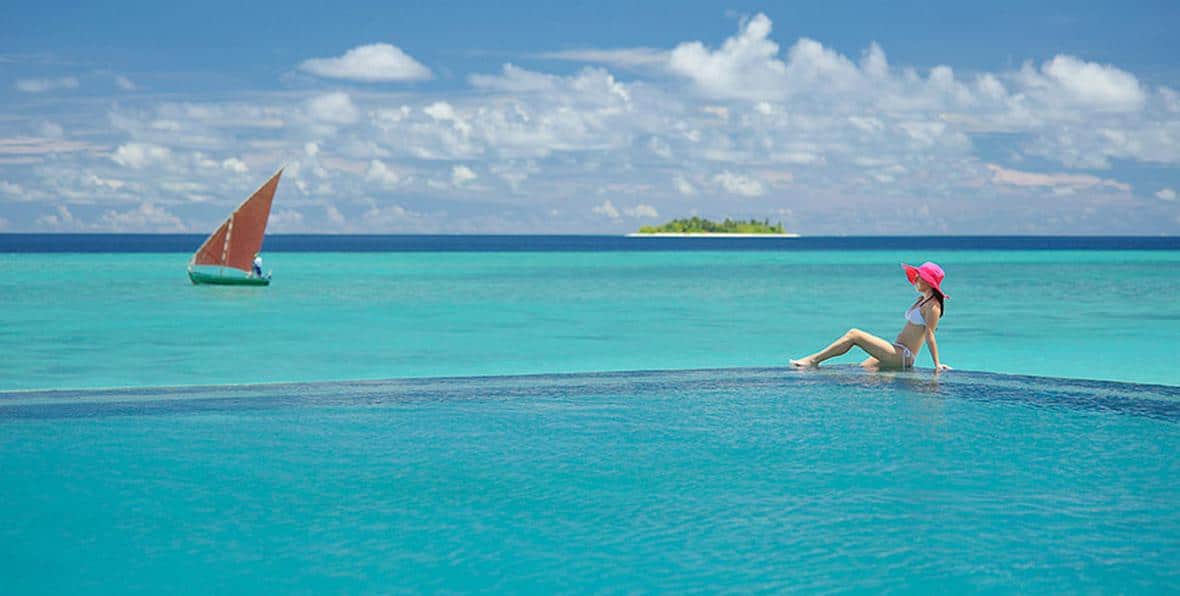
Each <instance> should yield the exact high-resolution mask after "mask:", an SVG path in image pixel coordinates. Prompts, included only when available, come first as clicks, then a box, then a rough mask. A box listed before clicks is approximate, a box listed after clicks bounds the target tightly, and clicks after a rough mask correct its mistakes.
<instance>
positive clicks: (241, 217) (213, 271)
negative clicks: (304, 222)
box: [188, 168, 283, 286]
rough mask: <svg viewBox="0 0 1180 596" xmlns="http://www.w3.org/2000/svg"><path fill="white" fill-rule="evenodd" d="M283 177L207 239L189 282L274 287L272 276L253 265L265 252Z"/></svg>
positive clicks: (271, 182) (195, 258)
mask: <svg viewBox="0 0 1180 596" xmlns="http://www.w3.org/2000/svg"><path fill="white" fill-rule="evenodd" d="M282 175H283V170H282V168H280V169H279V171H277V172H275V175H274V176H271V177H270V180H267V181H266V183H265V184H263V185H262V186H260V187H259V188H258V190H256V191H254V194H252V195H250V198H248V199H246V200H245V201H242V204H241V205H238V208H237V209H234V211H233V213H230V214H229V217H228V218H226V220H225V223H222V224H221V226H220V227H218V228H217V229H216V230H214V231H213V233H212V234H210V235H209V237H208V238H206V239H205V242H204V244H201V247H200V248H198V249H197V252H196V253H194V254H193V258H192V260H190V261H189V264H188V278H189V279H190V280H192V282H193V283H194V284H216V285H229V286H268V285H270V274H267V275H258V274H255V273H254V269H253V265H254V257H255V256H256V255H257V254H258V253H259V251H261V250H262V239H263V237H264V236H265V235H266V221H267V219H269V218H270V204H271V201H272V200H274V196H275V189H277V188H278V186H279V176H282Z"/></svg>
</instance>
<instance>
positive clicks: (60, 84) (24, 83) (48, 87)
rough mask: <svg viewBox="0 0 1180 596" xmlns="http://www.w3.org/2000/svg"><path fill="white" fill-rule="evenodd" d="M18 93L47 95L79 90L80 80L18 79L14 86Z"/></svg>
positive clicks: (72, 78) (69, 78)
mask: <svg viewBox="0 0 1180 596" xmlns="http://www.w3.org/2000/svg"><path fill="white" fill-rule="evenodd" d="M13 86H14V87H15V88H16V90H17V91H21V92H23V93H45V92H46V91H56V90H58V89H77V88H78V79H77V78H75V77H61V78H57V79H18V80H17V81H16V83H15V84H14V85H13Z"/></svg>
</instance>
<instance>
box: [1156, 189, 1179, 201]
mask: <svg viewBox="0 0 1180 596" xmlns="http://www.w3.org/2000/svg"><path fill="white" fill-rule="evenodd" d="M1155 197H1156V198H1157V199H1162V200H1164V201H1175V200H1176V191H1175V190H1172V189H1171V188H1161V189H1159V192H1157V193H1155Z"/></svg>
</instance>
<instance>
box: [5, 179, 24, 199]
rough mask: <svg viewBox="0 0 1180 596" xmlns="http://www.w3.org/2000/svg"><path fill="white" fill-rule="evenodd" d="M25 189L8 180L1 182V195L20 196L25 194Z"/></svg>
mask: <svg viewBox="0 0 1180 596" xmlns="http://www.w3.org/2000/svg"><path fill="white" fill-rule="evenodd" d="M24 192H25V189H24V188H22V187H21V185H19V184H14V183H12V182H9V181H7V180H0V193H2V194H6V195H12V196H20V195H22V194H24Z"/></svg>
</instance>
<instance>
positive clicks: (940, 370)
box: [934, 364, 952, 372]
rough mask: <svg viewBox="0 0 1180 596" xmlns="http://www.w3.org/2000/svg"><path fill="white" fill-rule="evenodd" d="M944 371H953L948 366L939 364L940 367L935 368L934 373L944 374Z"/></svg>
mask: <svg viewBox="0 0 1180 596" xmlns="http://www.w3.org/2000/svg"><path fill="white" fill-rule="evenodd" d="M944 370H952V369H951V367H950V366H948V365H946V364H939V365H938V366H936V367H934V372H942V371H944Z"/></svg>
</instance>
